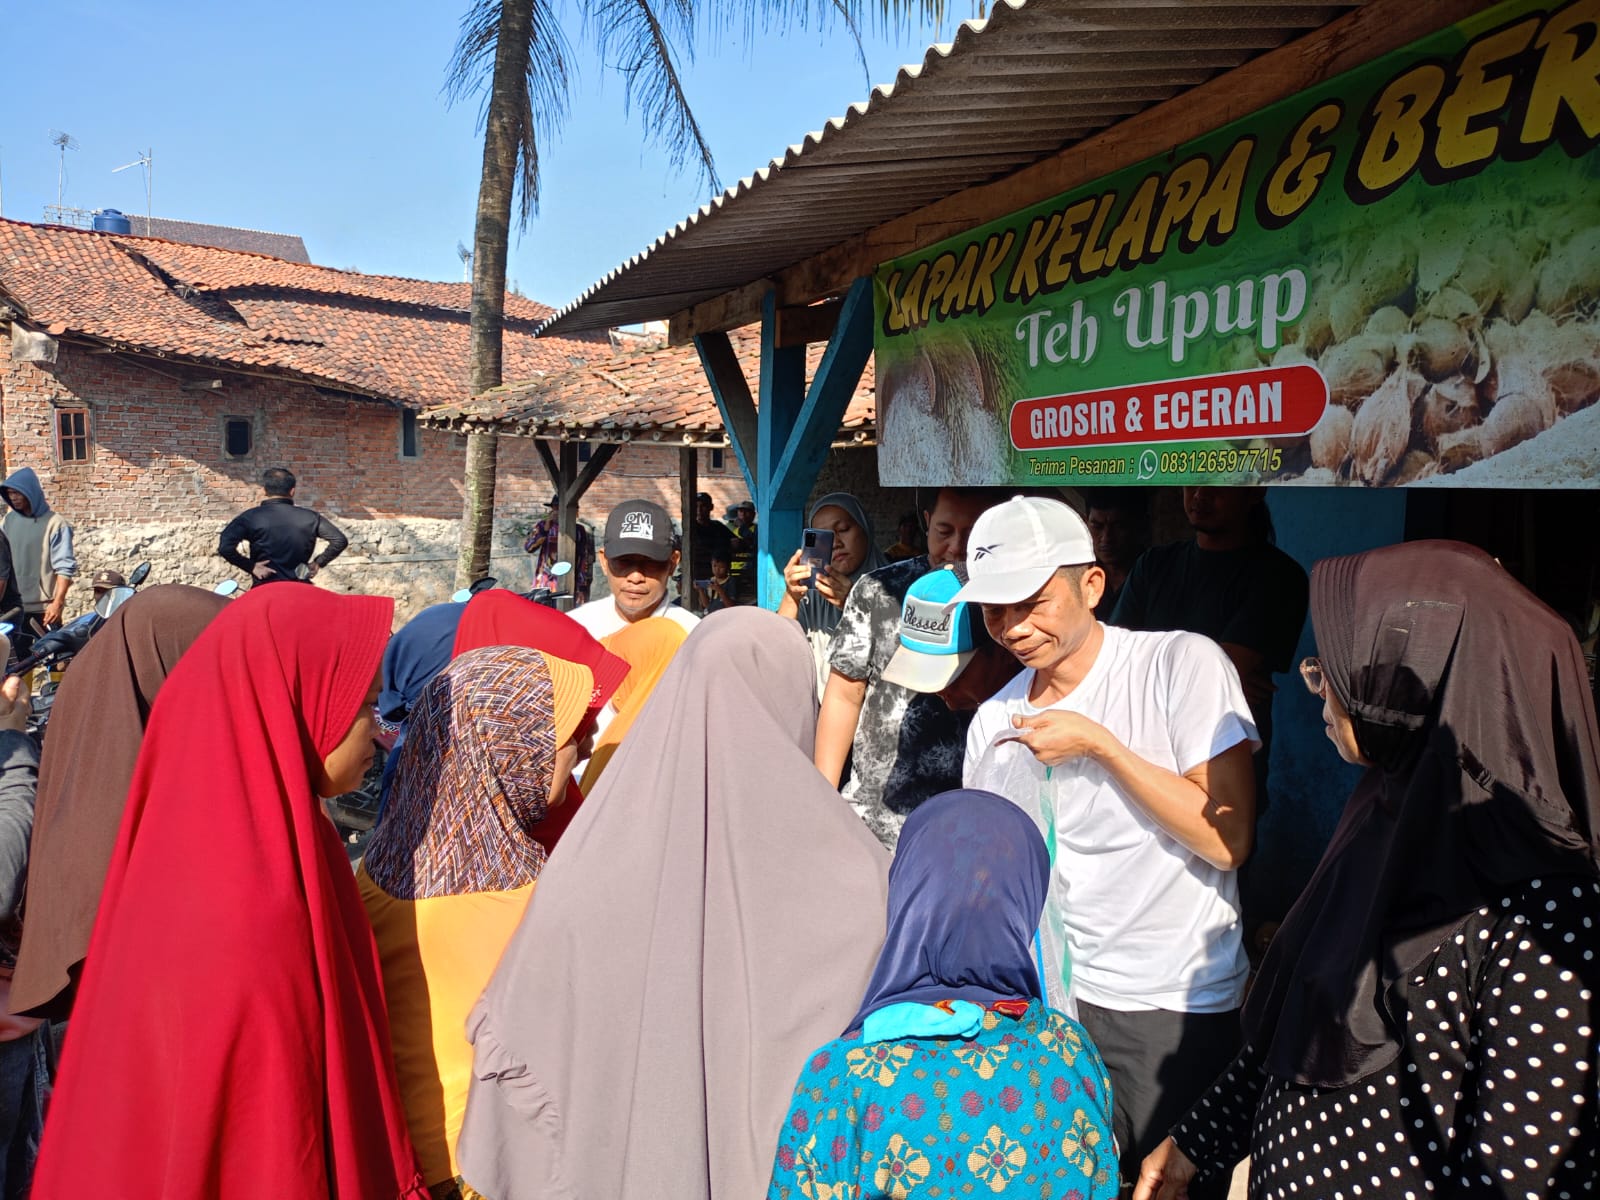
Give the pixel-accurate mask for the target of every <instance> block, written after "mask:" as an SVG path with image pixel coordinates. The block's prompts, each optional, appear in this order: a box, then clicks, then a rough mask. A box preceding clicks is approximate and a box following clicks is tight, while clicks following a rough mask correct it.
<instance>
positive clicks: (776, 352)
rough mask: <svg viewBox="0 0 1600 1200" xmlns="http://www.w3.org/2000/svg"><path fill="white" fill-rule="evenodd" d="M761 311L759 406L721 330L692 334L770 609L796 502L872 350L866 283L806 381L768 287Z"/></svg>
mask: <svg viewBox="0 0 1600 1200" xmlns="http://www.w3.org/2000/svg"><path fill="white" fill-rule="evenodd" d="M761 312H762V316H761V379H760V387H759V394H760V404H759V407H758V406H756V405H755V404H753V403H752V401H753V397H752V396H751V395H750V387H749V383H748V381H747V380H746V379H745V378H744V374H743V372H742V370H741V369H740V366H739V362H738V359H737V358H736V357H735V355H734V353H733V347H732V344H731V343H730V341H729V339H728V335H727V334H725V333H707V334H701V335H700V336H698V337H696V338H695V347H696V349H697V350H698V351H699V353H700V362H701V365H702V366H703V367H704V368H705V372H706V378H707V380H709V382H710V384H711V392H712V395H713V396H715V397H716V401H717V408H718V410H719V411H720V412H721V413H722V421H723V427H724V428H725V429H726V430H727V431H728V440H729V442H730V443H731V444H732V446H733V451H734V454H735V456H736V457H737V458H738V460H739V466H740V468H741V469H742V470H743V471H744V477H745V482H746V483H748V484H749V485H750V498H751V500H752V501H753V502H754V504H755V506H756V525H757V529H758V531H759V540H758V547H757V553H756V580H757V589H758V590H757V597H758V599H759V601H760V603H761V605H762V606H763V607H765V608H776V607H777V606H778V601H779V600H781V599H782V598H783V564H784V563H786V562H788V561H789V556H790V555H792V554H793V553H794V552H795V548H796V547H797V546H799V544H800V531H801V530H802V529H803V528H804V527H805V504H806V500H807V498H808V497H809V496H810V495H811V489H812V488H813V487H814V486H815V484H816V482H817V475H818V473H819V472H820V471H821V470H822V463H823V460H824V459H825V458H826V457H827V455H828V448H829V447H830V446H832V445H833V441H834V438H835V437H837V436H838V432H839V425H840V423H841V422H842V421H843V420H844V414H845V410H846V409H847V408H849V407H850V398H851V397H852V396H853V395H855V390H856V384H858V383H859V382H860V381H861V372H862V371H863V370H865V369H866V365H867V359H869V358H870V357H871V356H872V280H871V279H870V278H861V279H858V280H856V281H855V283H854V284H853V285H851V288H850V291H849V293H848V294H847V295H846V296H845V299H844V302H843V304H842V305H841V306H840V309H839V318H838V323H837V324H836V325H835V327H834V331H833V336H832V337H831V338H830V339H829V341H828V348H827V350H826V351H825V352H824V353H823V356H822V361H821V362H820V363H819V364H818V366H817V371H816V374H815V375H814V376H813V377H812V379H811V384H810V386H809V387H808V386H807V385H806V347H805V346H804V345H799V344H797V345H793V346H784V345H780V344H779V338H778V307H777V299H776V296H775V295H774V294H773V293H772V292H768V293H767V295H766V297H765V298H764V299H763V301H762V310H761ZM752 410H754V411H752Z"/></svg>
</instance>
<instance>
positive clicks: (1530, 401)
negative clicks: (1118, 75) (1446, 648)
mask: <svg viewBox="0 0 1600 1200" xmlns="http://www.w3.org/2000/svg"><path fill="white" fill-rule="evenodd" d="M1180 103H1181V101H1180ZM1597 140H1600V0H1575V2H1572V3H1566V4H1561V3H1557V2H1556V0H1508V2H1507V3H1503V4H1500V5H1497V6H1495V7H1493V8H1489V9H1486V10H1484V11H1483V12H1481V13H1478V14H1476V15H1475V16H1473V17H1472V18H1470V19H1469V20H1467V21H1464V22H1461V23H1460V24H1457V25H1454V26H1451V27H1449V28H1446V29H1444V30H1441V31H1440V32H1439V33H1436V34H1434V35H1432V36H1430V37H1428V38H1426V39H1424V40H1422V41H1420V42H1417V43H1415V44H1413V45H1411V46H1409V47H1406V48H1405V49H1403V50H1400V51H1396V52H1395V53H1393V54H1390V55H1386V56H1384V57H1383V58H1379V59H1376V60H1374V61H1373V62H1370V63H1368V64H1366V65H1364V66H1362V67H1359V68H1357V69H1355V70H1353V71H1350V72H1347V73H1346V74H1344V75H1341V76H1339V77H1337V78H1335V79H1331V80H1329V81H1327V82H1325V83H1322V84H1319V85H1317V86H1315V87H1312V88H1309V89H1307V90H1306V91H1304V92H1301V93H1298V94H1297V95H1295V96H1293V97H1292V98H1290V99H1288V100H1285V101H1282V102H1281V103H1279V104H1276V105H1274V106H1272V107H1271V108H1268V109H1264V110H1262V111H1261V112H1258V113H1256V114H1254V115H1252V116H1249V117H1246V118H1244V119H1242V120H1239V121H1236V122H1234V123H1233V124H1231V125H1229V126H1227V127H1225V128H1223V129H1220V130H1218V131H1216V132H1215V133H1212V134H1208V135H1207V136H1205V137H1204V138H1201V139H1198V140H1196V141H1194V142H1191V143H1189V144H1186V145H1184V146H1180V147H1178V148H1177V149H1176V150H1174V151H1172V152H1171V153H1170V154H1167V155H1163V156H1162V157H1160V158H1156V159H1151V160H1148V161H1146V162H1143V163H1140V164H1138V165H1136V166H1133V167H1129V168H1127V169H1125V170H1122V171H1118V172H1117V173H1115V174H1113V175H1108V176H1106V177H1105V178H1103V179H1100V180H1097V181H1096V182H1094V183H1092V184H1090V185H1088V186H1085V187H1083V188H1080V189H1078V190H1076V191H1073V192H1069V193H1067V194H1066V195H1064V196H1059V197H1057V198H1055V199H1053V200H1047V201H1045V202H1043V203H1041V204H1037V205H1034V206H1033V207H1031V208H1028V209H1024V210H1023V211H1021V212H1018V213H1015V214H1013V215H1011V216H1008V217H1005V218H1003V219H1000V220H997V221H993V222H991V223H990V224H988V225H984V226H981V227H979V228H977V229H974V230H972V231H970V232H968V233H965V234H962V235H960V236H958V237H954V238H950V239H949V240H947V241H945V242H942V243H940V244H939V245H936V246H932V247H929V248H927V249H925V250H921V251H918V252H917V253H915V254H912V255H908V256H906V257H904V258H900V259H896V260H894V261H892V262H889V263H885V264H884V265H883V266H881V267H880V268H879V269H878V272H877V275H876V279H875V287H874V292H875V296H876V319H877V331H876V339H875V352H876V367H877V399H878V461H879V474H880V477H881V479H882V482H883V483H885V484H889V485H898V486H911V485H937V484H1008V483H1009V484H1041V483H1043V484H1059V485H1069V486H1070V485H1080V486H1081V485H1085V484H1158V483H1161V484H1167V483H1186V484H1199V483H1216V484H1231V483H1259V482H1275V483H1321V484H1335V483H1337V484H1356V485H1366V486H1402V485H1408V484H1412V483H1419V482H1422V481H1425V480H1431V481H1434V482H1440V483H1446V484H1452V485H1460V486H1594V485H1595V484H1596V482H1600V406H1597V407H1596V409H1595V411H1593V412H1585V411H1584V410H1586V409H1588V408H1589V406H1590V405H1591V404H1592V403H1593V402H1594V400H1595V399H1596V398H1597V397H1600V317H1597V308H1600V154H1597V152H1596V142H1597Z"/></svg>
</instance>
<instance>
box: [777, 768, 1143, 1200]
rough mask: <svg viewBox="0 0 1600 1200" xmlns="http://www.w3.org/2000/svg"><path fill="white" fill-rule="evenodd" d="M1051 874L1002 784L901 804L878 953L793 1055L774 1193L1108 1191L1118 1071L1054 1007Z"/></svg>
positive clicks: (891, 1197) (1113, 1182) (867, 1195)
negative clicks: (1049, 959) (847, 1008)
mask: <svg viewBox="0 0 1600 1200" xmlns="http://www.w3.org/2000/svg"><path fill="white" fill-rule="evenodd" d="M1049 879H1050V859H1049V854H1048V852H1047V851H1046V849H1045V844H1044V839H1043V838H1041V837H1040V835H1039V831H1038V830H1037V828H1035V826H1034V823H1033V820H1032V819H1031V818H1030V817H1029V816H1028V815H1027V814H1026V813H1024V812H1023V811H1022V810H1021V809H1020V808H1018V807H1017V806H1016V805H1014V804H1012V803H1010V802H1009V801H1007V800H1005V799H1003V798H1001V797H1000V796H997V795H995V794H994V793H993V792H978V791H954V792H944V793H942V794H941V795H938V796H934V797H933V798H932V799H930V800H928V801H927V802H926V803H924V804H922V805H921V806H920V807H918V808H917V809H916V811H915V812H913V813H912V814H911V816H909V817H908V818H906V823H905V828H904V829H903V830H902V832H901V834H900V843H899V847H898V849H897V851H896V853H895V859H894V865H893V866H891V867H890V869H889V918H888V935H887V937H886V938H885V941H884V946H883V950H882V952H881V953H880V954H879V956H878V965H877V968H876V969H875V970H874V971H873V975H872V980H871V982H870V983H869V984H868V985H867V994H866V996H865V998H864V999H863V1000H862V1002H861V1007H860V1009H859V1010H858V1011H857V1013H856V1015H855V1018H854V1019H853V1020H852V1021H851V1023H850V1028H849V1029H848V1030H847V1031H846V1032H845V1034H844V1036H843V1037H841V1038H838V1039H836V1040H835V1041H832V1042H829V1043H828V1044H827V1045H826V1046H823V1047H821V1048H820V1049H819V1050H817V1051H816V1052H815V1053H814V1054H812V1056H811V1058H810V1060H809V1061H808V1062H807V1064H806V1066H805V1069H804V1070H803V1071H802V1072H801V1073H800V1079H799V1082H798V1083H797V1084H796V1086H795V1091H794V1100H793V1102H792V1104H791V1107H790V1110H789V1115H788V1118H787V1120H785V1122H784V1126H783V1129H782V1132H781V1133H780V1135H779V1140H778V1154H777V1158H776V1160H775V1162H774V1164H773V1168H772V1183H771V1186H770V1188H769V1190H768V1197H769V1200H790V1198H791V1197H794V1198H796V1200H798V1198H799V1197H806V1198H807V1200H821V1198H822V1197H835V1196H837V1197H852V1198H857V1200H877V1198H880V1197H882V1198H887V1200H905V1198H906V1197H907V1196H910V1195H911V1194H912V1193H913V1192H916V1191H917V1190H918V1189H921V1188H922V1187H923V1185H925V1184H933V1185H936V1186H937V1187H938V1190H939V1194H940V1195H965V1194H968V1193H974V1194H983V1193H985V1192H987V1193H988V1194H990V1195H996V1196H998V1195H1002V1194H1004V1193H1006V1192H1007V1191H1008V1190H1009V1191H1011V1192H1012V1193H1013V1194H1015V1195H1017V1196H1019V1197H1031V1196H1038V1195H1040V1194H1043V1193H1045V1192H1046V1191H1048V1192H1049V1194H1052V1195H1055V1196H1060V1197H1065V1196H1070V1195H1073V1194H1077V1195H1079V1196H1081V1197H1082V1198H1083V1200H1113V1198H1114V1197H1115V1196H1116V1195H1117V1158H1116V1151H1115V1148H1114V1147H1113V1145H1112V1141H1111V1115H1110V1114H1111V1082H1110V1079H1109V1078H1108V1077H1107V1075H1106V1069H1105V1065H1104V1064H1103V1063H1102V1062H1101V1061H1100V1054H1099V1052H1098V1051H1097V1050H1096V1049H1095V1048H1094V1044H1093V1043H1092V1042H1091V1041H1090V1040H1089V1035H1088V1034H1087V1033H1085V1032H1084V1030H1083V1027H1082V1026H1080V1025H1079V1024H1078V1023H1077V1022H1076V1021H1073V1020H1071V1019H1070V1018H1068V1017H1065V1016H1063V1015H1062V1014H1060V1013H1058V1012H1055V1011H1053V1010H1051V1009H1049V1008H1046V1007H1045V1004H1044V1001H1043V999H1042V996H1043V990H1042V989H1041V988H1040V986H1039V976H1038V972H1037V970H1036V969H1035V967H1034V960H1033V955H1032V952H1031V948H1032V944H1033V937H1034V932H1035V931H1036V930H1037V928H1038V925H1039V915H1040V913H1041V912H1042V911H1043V909H1044V899H1045V891H1046V889H1047V887H1048V885H1049ZM930 1190H931V1189H930Z"/></svg>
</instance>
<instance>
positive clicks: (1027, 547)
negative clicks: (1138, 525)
mask: <svg viewBox="0 0 1600 1200" xmlns="http://www.w3.org/2000/svg"><path fill="white" fill-rule="evenodd" d="M1093 561H1094V539H1093V538H1091V537H1090V536H1089V527H1088V526H1087V525H1085V524H1084V523H1083V518H1082V517H1080V516H1079V515H1078V514H1077V513H1076V512H1074V511H1073V510H1072V508H1071V506H1070V505H1067V504H1064V503H1063V502H1061V501H1060V500H1051V499H1048V498H1046V497H1044V496H1013V497H1012V498H1011V499H1009V500H1007V501H1006V502H1005V503H1004V504H997V505H996V506H995V507H994V508H991V509H989V510H988V511H987V512H986V513H984V514H983V515H982V516H981V517H979V518H978V519H977V521H976V522H975V523H974V524H973V526H972V534H971V536H970V537H968V538H967V585H966V587H964V588H962V589H961V590H960V591H959V592H957V593H956V594H955V596H954V597H953V598H952V599H951V601H950V602H951V603H952V604H957V603H976V604H1016V603H1017V602H1018V601H1021V600H1026V599H1027V598H1028V597H1029V596H1031V595H1033V594H1034V593H1035V592H1037V591H1038V590H1039V589H1040V588H1042V587H1043V586H1044V585H1045V584H1046V583H1047V582H1049V579H1050V576H1052V575H1054V574H1055V572H1056V568H1057V567H1075V566H1079V565H1081V564H1083V563H1092V562H1093Z"/></svg>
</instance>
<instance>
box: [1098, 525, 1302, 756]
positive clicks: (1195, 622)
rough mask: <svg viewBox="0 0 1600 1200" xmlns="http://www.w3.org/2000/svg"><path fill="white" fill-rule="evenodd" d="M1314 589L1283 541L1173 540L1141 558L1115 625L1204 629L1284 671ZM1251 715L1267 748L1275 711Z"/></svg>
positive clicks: (1216, 639)
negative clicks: (1210, 544) (1231, 545)
mask: <svg viewBox="0 0 1600 1200" xmlns="http://www.w3.org/2000/svg"><path fill="white" fill-rule="evenodd" d="M1309 592H1310V587H1309V583H1308V581H1307V579H1306V573H1305V571H1304V570H1303V569H1302V568H1301V566H1300V564H1299V563H1297V562H1295V561H1294V559H1292V558H1290V557H1289V556H1288V555H1287V554H1285V553H1284V552H1283V551H1282V550H1279V549H1278V548H1277V547H1276V546H1272V545H1267V544H1265V543H1263V544H1262V545H1259V546H1247V547H1245V548H1243V549H1240V550H1202V549H1201V548H1200V547H1199V545H1198V544H1197V543H1195V542H1194V541H1182V542H1173V543H1172V544H1170V545H1167V546H1155V547H1152V548H1151V549H1149V550H1146V551H1145V552H1144V553H1143V554H1141V555H1140V556H1139V560H1138V561H1137V562H1136V563H1134V564H1133V570H1132V571H1131V572H1129V574H1128V582H1127V583H1125V584H1124V585H1123V588H1122V595H1121V596H1120V597H1118V599H1117V610H1116V612H1115V613H1113V614H1112V616H1111V622H1110V623H1111V624H1113V625H1121V626H1122V627H1123V628H1125V629H1147V630H1168V629H1187V630H1188V631H1189V632H1191V633H1202V634H1204V635H1205V636H1206V637H1208V638H1210V639H1211V640H1212V641H1214V642H1232V643H1234V644H1235V645H1239V646H1245V647H1248V648H1249V649H1251V650H1254V651H1256V653H1258V654H1260V655H1261V656H1262V658H1263V659H1265V660H1266V664H1267V668H1268V669H1269V670H1271V671H1274V672H1278V673H1280V674H1281V673H1282V672H1285V671H1288V670H1289V669H1290V668H1291V667H1292V666H1293V665H1294V649H1295V646H1296V645H1297V644H1298V643H1299V641H1300V630H1301V629H1302V628H1303V627H1304V625H1305V623H1306V604H1307V599H1308V596H1309ZM1252 715H1253V716H1254V717H1255V719H1256V725H1257V726H1258V728H1259V729H1260V732H1261V741H1262V744H1263V746H1265V745H1266V743H1267V742H1268V741H1269V740H1270V738H1271V729H1272V716H1271V712H1270V709H1269V710H1268V711H1265V712H1261V711H1257V712H1253V713H1252Z"/></svg>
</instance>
